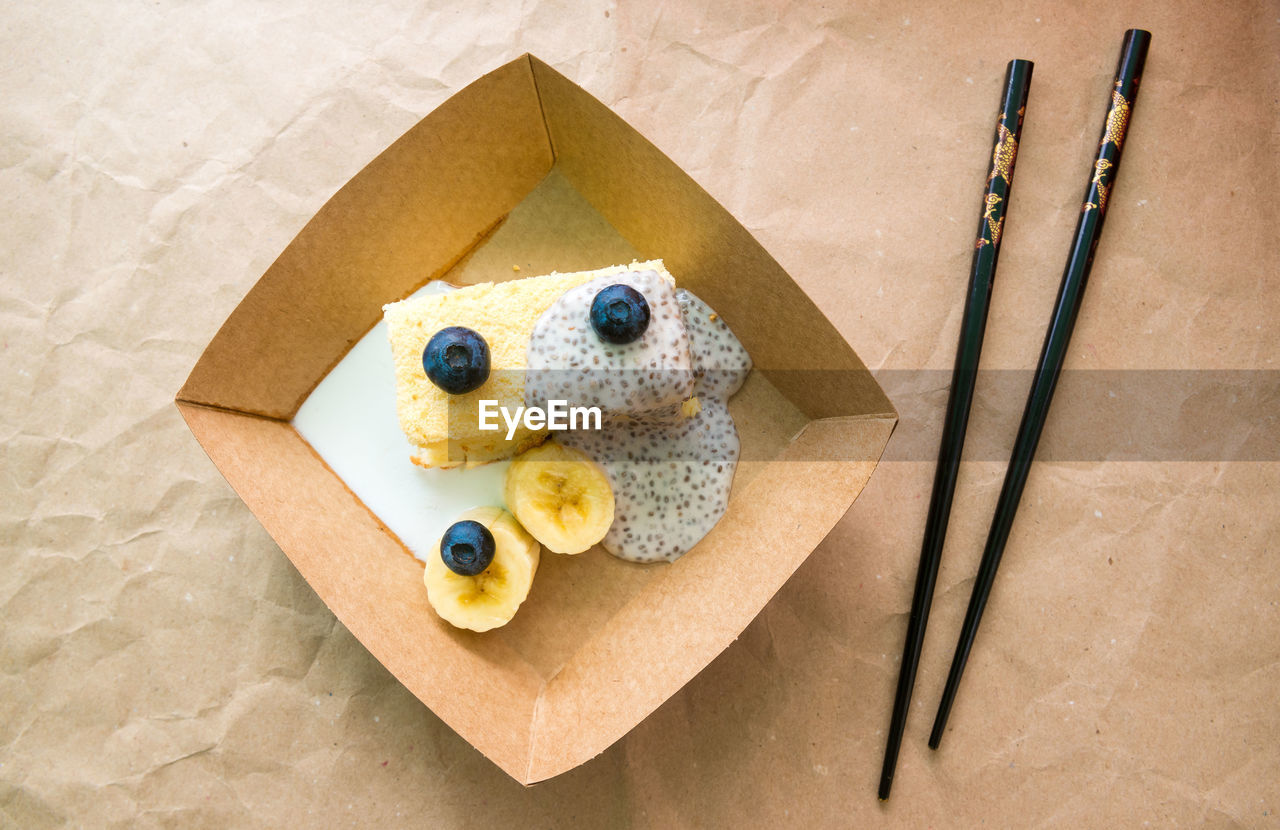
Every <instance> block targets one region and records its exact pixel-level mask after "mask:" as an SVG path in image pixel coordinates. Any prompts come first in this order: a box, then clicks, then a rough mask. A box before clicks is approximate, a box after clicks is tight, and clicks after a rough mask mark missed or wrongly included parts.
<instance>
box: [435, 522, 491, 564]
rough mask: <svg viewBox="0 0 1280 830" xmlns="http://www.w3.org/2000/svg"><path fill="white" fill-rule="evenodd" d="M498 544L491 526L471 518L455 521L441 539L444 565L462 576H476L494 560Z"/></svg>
mask: <svg viewBox="0 0 1280 830" xmlns="http://www.w3.org/2000/svg"><path fill="white" fill-rule="evenodd" d="M496 550H497V546H496V544H495V543H494V541H493V534H492V533H490V532H489V528H487V527H485V526H484V525H482V524H480V523H479V522H473V521H471V520H470V519H468V520H465V521H461V522H454V523H453V524H451V525H450V526H449V529H448V530H446V531H445V532H444V536H443V537H442V538H441V539H440V558H441V559H442V560H444V566H445V567H446V568H448V569H449V570H451V571H453V572H454V573H456V574H458V575H460V576H475V575H476V574H478V573H482V572H483V571H484V569H485V568H487V567H489V564H490V563H491V562H493V554H494V553H495V552H496Z"/></svg>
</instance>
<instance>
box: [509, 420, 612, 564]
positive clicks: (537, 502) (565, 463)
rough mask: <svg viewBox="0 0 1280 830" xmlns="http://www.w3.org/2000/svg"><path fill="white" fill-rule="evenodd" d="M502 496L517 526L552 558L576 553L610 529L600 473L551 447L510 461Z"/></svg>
mask: <svg viewBox="0 0 1280 830" xmlns="http://www.w3.org/2000/svg"><path fill="white" fill-rule="evenodd" d="M504 492H505V495H506V499H507V507H508V508H510V509H511V512H512V513H514V514H515V515H516V518H517V519H519V520H520V524H522V525H524V527H525V530H528V531H529V532H530V533H532V534H533V537H534V538H535V539H537V540H538V541H539V542H541V543H542V544H543V545H545V546H546V548H547V550H549V551H552V552H553V553H582V552H583V551H585V550H587V549H588V548H590V547H591V546H592V545H594V544H596V543H597V542H599V541H600V540H601V539H603V538H604V535H605V534H606V533H608V532H609V525H611V524H613V488H612V487H611V486H609V479H608V478H607V477H605V474H604V470H602V469H600V467H599V465H597V464H596V463H595V462H594V461H592V460H591V458H590V457H589V456H587V455H586V454H585V453H583V452H581V451H580V450H575V449H573V448H572V447H565V446H561V445H560V444H557V443H556V442H555V441H547V442H546V443H544V444H542V445H541V446H538V447H534V448H533V449H531V450H528V451H526V452H523V453H521V454H520V455H518V456H516V458H515V460H514V461H512V462H511V466H510V467H509V468H507V478H506V483H505V485H504Z"/></svg>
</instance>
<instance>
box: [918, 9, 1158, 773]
mask: <svg viewBox="0 0 1280 830" xmlns="http://www.w3.org/2000/svg"><path fill="white" fill-rule="evenodd" d="M1150 43H1151V33H1150V32H1145V31H1143V30H1141V29H1130V30H1129V31H1127V32H1125V35H1124V45H1123V46H1121V48H1120V62H1119V64H1118V65H1117V67H1116V77H1115V83H1114V85H1113V86H1112V88H1111V90H1110V93H1109V97H1110V100H1111V105H1110V107H1109V108H1108V110H1107V120H1106V123H1105V124H1104V125H1103V128H1102V139H1101V141H1100V142H1099V145H1098V153H1097V157H1096V159H1095V160H1094V162H1093V168H1092V169H1091V170H1090V179H1089V186H1088V188H1087V189H1086V190H1085V198H1084V205H1083V207H1082V208H1081V212H1080V221H1079V222H1078V223H1077V225H1076V235H1075V241H1074V242H1073V243H1072V246H1071V255H1070V256H1069V257H1068V259H1067V267H1066V270H1065V271H1064V272H1063V274H1062V286H1061V287H1060V288H1059V289H1058V299H1057V301H1056V303H1055V304H1054V307H1053V316H1052V317H1051V318H1050V320H1049V330H1048V332H1047V333H1046V335H1045V339H1044V347H1043V349H1042V350H1041V351H1040V363H1039V365H1038V366H1037V367H1036V374H1035V378H1034V379H1033V380H1032V382H1031V393H1030V394H1029V395H1028V396H1027V405H1026V408H1025V409H1024V410H1023V412H1022V423H1021V425H1020V426H1019V427H1018V437H1017V440H1016V441H1015V442H1014V445H1013V455H1012V457H1011V458H1010V460H1009V469H1008V472H1007V473H1006V474H1005V479H1004V486H1003V487H1002V488H1001V489H1000V499H999V501H998V502H997V503H996V512H995V515H994V517H993V518H992V520H991V529H990V532H989V534H988V536H987V545H986V549H985V550H984V551H983V553H982V564H981V565H980V566H979V567H978V576H977V580H976V581H975V582H974V586H973V594H972V595H971V596H970V597H969V609H968V611H966V612H965V616H964V626H963V628H962V629H961V631H960V640H959V642H958V643H956V653H955V656H954V657H953V658H952V660H951V671H950V673H949V674H948V676H947V686H946V689H944V690H943V693H942V701H941V703H940V704H939V705H938V716H937V718H936V719H935V720H934V722H933V731H932V733H931V734H930V735H929V746H930V747H932V748H934V749H937V748H938V744H939V743H941V741H942V732H943V730H944V729H945V728H946V726H947V715H949V714H950V713H951V705H952V704H953V703H954V702H955V697H956V690H957V688H959V685H960V676H961V675H962V674H963V673H964V666H965V662H966V661H967V660H968V659H969V650H970V649H971V648H972V647H973V639H974V636H975V635H976V634H977V632H978V624H979V622H980V621H981V620H982V611H983V609H984V608H985V607H986V604H987V597H988V596H990V594H991V586H992V584H993V583H994V582H995V578H996V569H997V568H998V567H1000V557H1001V555H1002V554H1003V553H1004V546H1005V543H1006V542H1007V541H1008V539H1009V530H1010V528H1012V527H1013V517H1014V514H1015V513H1016V512H1017V510H1018V500H1019V499H1020V498H1021V497H1022V488H1023V486H1024V485H1025V484H1026V483H1027V473H1028V471H1029V470H1030V469H1031V460H1032V458H1033V457H1034V456H1035V453H1036V444H1037V443H1038V442H1039V440H1040V432H1041V430H1042V429H1043V428H1044V422H1045V417H1046V415H1047V414H1048V412H1049V404H1050V402H1051V401H1052V400H1053V390H1054V387H1055V386H1056V385H1057V382H1058V373H1059V372H1061V370H1062V363H1063V361H1064V360H1065V359H1066V356H1067V343H1068V342H1069V341H1070V339H1071V329H1072V327H1073V326H1074V325H1075V321H1076V315H1077V314H1078V313H1079V311H1080V302H1081V300H1082V299H1083V298H1084V288H1085V283H1086V282H1087V281H1088V279H1089V269H1090V268H1091V267H1092V266H1093V254H1094V251H1095V250H1096V249H1097V247H1098V239H1099V238H1100V237H1101V235H1102V223H1103V220H1104V219H1105V218H1106V215H1107V201H1108V198H1109V195H1110V194H1111V193H1112V192H1113V191H1114V189H1115V180H1116V174H1117V173H1118V172H1119V170H1120V154H1121V151H1122V150H1123V149H1124V138H1125V132H1126V131H1127V129H1128V126H1129V117H1130V116H1131V114H1132V108H1133V106H1134V104H1135V103H1136V101H1137V97H1138V82H1139V80H1140V77H1141V75H1142V65H1143V63H1144V62H1145V61H1146V59H1147V47H1148V46H1149V45H1150Z"/></svg>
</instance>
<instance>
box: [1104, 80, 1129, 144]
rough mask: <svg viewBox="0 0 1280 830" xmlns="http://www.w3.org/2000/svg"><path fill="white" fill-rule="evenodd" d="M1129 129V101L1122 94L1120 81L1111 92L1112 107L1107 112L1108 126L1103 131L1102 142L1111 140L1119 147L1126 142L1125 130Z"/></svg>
mask: <svg viewBox="0 0 1280 830" xmlns="http://www.w3.org/2000/svg"><path fill="white" fill-rule="evenodd" d="M1128 129H1129V102H1128V101H1126V100H1125V98H1124V96H1123V95H1121V94H1120V81H1116V88H1115V89H1114V90H1112V92H1111V109H1110V110H1109V111H1108V112H1107V126H1106V129H1104V130H1103V131H1102V144H1106V143H1107V142H1111V143H1112V144H1114V145H1116V146H1117V147H1119V146H1120V145H1121V144H1123V143H1124V134H1125V131H1126V130H1128Z"/></svg>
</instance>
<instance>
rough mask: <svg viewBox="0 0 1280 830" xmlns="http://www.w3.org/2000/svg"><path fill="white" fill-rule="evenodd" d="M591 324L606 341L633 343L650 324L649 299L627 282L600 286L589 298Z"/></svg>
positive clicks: (620, 343) (619, 343)
mask: <svg viewBox="0 0 1280 830" xmlns="http://www.w3.org/2000/svg"><path fill="white" fill-rule="evenodd" d="M591 328H593V329H595V330H596V334H598V335H599V336H600V339H601V340H603V341H605V342H606V343H616V344H618V345H622V344H624V343H634V342H636V341H637V340H639V339H640V337H641V336H642V335H643V334H644V330H645V329H647V328H649V303H648V302H647V301H646V300H645V298H644V295H643V294H641V293H640V292H639V291H637V290H635V289H634V288H632V287H631V286H629V285H623V284H621V283H616V284H614V285H610V286H606V287H605V288H601V289H600V292H599V293H598V294H596V298H595V299H594V300H592V301H591Z"/></svg>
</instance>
